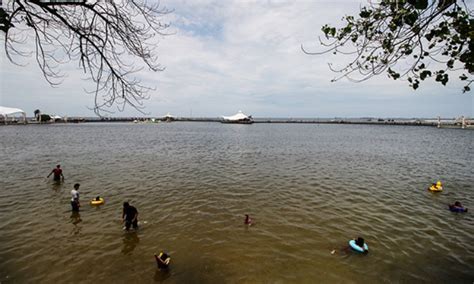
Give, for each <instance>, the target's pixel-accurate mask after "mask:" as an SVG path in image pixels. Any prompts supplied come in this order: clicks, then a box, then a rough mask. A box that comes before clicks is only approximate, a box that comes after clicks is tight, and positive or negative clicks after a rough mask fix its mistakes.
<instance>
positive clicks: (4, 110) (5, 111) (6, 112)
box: [0, 106, 26, 116]
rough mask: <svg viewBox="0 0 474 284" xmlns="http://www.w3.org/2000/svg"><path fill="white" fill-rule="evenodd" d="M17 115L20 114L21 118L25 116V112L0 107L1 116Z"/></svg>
mask: <svg viewBox="0 0 474 284" xmlns="http://www.w3.org/2000/svg"><path fill="white" fill-rule="evenodd" d="M17 113H19V114H22V115H23V116H26V112H24V111H23V110H21V109H19V108H12V107H3V106H0V115H1V116H9V115H13V114H17Z"/></svg>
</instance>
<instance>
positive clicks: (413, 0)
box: [408, 0, 428, 10]
mask: <svg viewBox="0 0 474 284" xmlns="http://www.w3.org/2000/svg"><path fill="white" fill-rule="evenodd" d="M408 3H409V4H411V5H413V6H414V7H415V9H418V10H424V9H426V8H428V0H408Z"/></svg>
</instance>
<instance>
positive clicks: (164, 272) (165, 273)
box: [153, 268, 171, 283]
mask: <svg viewBox="0 0 474 284" xmlns="http://www.w3.org/2000/svg"><path fill="white" fill-rule="evenodd" d="M170 277H171V272H170V269H158V268H156V270H155V275H154V277H153V280H155V282H160V283H161V282H164V281H165V280H166V279H168V278H170Z"/></svg>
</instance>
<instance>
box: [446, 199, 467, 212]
mask: <svg viewBox="0 0 474 284" xmlns="http://www.w3.org/2000/svg"><path fill="white" fill-rule="evenodd" d="M449 210H451V211H455V212H467V208H464V206H462V204H461V202H459V201H456V202H454V204H450V205H449Z"/></svg>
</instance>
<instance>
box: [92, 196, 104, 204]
mask: <svg viewBox="0 0 474 284" xmlns="http://www.w3.org/2000/svg"><path fill="white" fill-rule="evenodd" d="M104 202H105V200H104V199H103V198H102V197H101V198H99V200H96V199H92V200H91V205H102V204H104Z"/></svg>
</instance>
